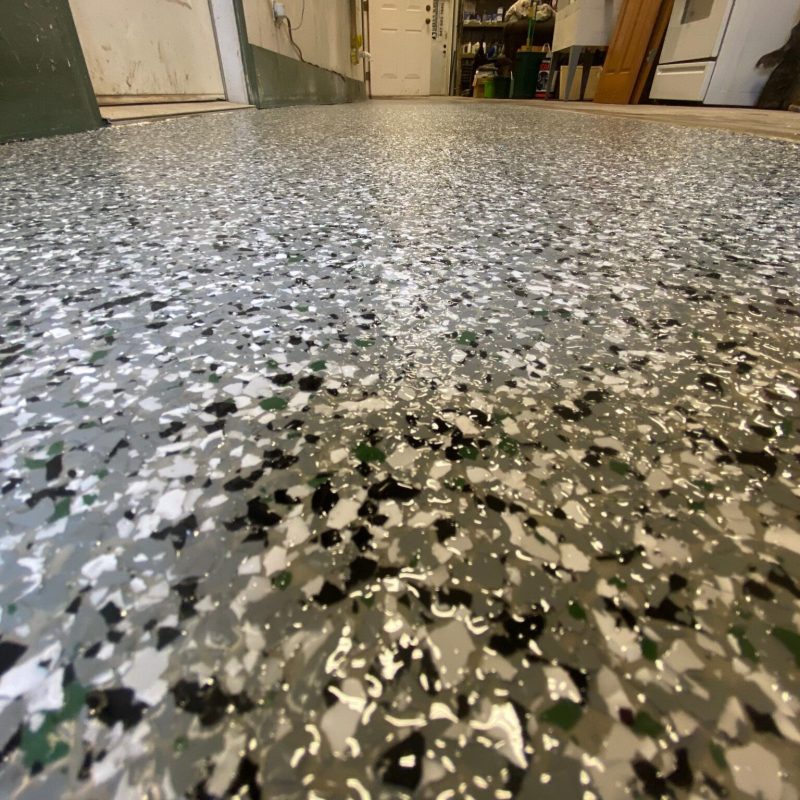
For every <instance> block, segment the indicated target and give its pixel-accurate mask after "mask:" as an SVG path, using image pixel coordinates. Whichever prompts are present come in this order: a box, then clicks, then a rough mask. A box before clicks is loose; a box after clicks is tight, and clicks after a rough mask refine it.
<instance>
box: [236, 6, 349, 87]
mask: <svg viewBox="0 0 800 800" xmlns="http://www.w3.org/2000/svg"><path fill="white" fill-rule="evenodd" d="M243 2H244V15H245V22H246V25H247V38H248V39H249V41H250V44H254V45H258V46H259V47H263V48H265V49H266V50H272V51H273V52H276V53H280V54H281V55H284V56H289V58H294V59H297V58H299V57H298V55H297V51H296V50H295V49H294V48H293V47H292V45H291V42H290V41H289V33H288V30H287V27H286V23H285V22H282V23H281V24H280V25H276V24H275V20H274V18H273V14H272V0H243ZM283 3H284V6H285V7H286V13H287V15H288V17H289V19H290V20H291V21H292V25H293V26H294V27H295V28H296V29H297V28H298V26H299V29H297V30H296V32H295V37H294V38H295V41H296V42H297V44H298V46H299V47H300V49H301V50H302V51H303V57H304V58H305V60H306V61H308V62H309V63H310V64H314V65H316V66H318V67H323V68H325V69H329V70H333V71H334V72H338V73H339V74H340V75H346V76H348V77H350V78H355V79H356V80H362V79H363V77H364V71H363V67H362V65H361V63H359V64H357V65H353V64H351V63H350V13H351V12H350V7H351V0H305V7H306V10H305V17H304V18H303V22H302V24H301V22H300V20H301V12H302V9H303V0H283ZM357 7H358V12H357V15H356V17H357V24H358V31H359V33H360V32H361V2H360V0H359V2H358V4H357Z"/></svg>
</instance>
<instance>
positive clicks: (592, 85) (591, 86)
mask: <svg viewBox="0 0 800 800" xmlns="http://www.w3.org/2000/svg"><path fill="white" fill-rule="evenodd" d="M602 74H603V68H602V67H592V68H591V69H590V70H589V78H588V79H587V81H586V89H584V91H583V99H584V100H594V96H595V95H596V94H597V84H598V83H600V76H601V75H602Z"/></svg>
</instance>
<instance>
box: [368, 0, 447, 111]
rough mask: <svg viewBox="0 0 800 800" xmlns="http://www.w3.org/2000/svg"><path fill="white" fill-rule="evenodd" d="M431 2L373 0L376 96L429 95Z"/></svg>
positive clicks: (373, 85) (372, 56) (371, 46)
mask: <svg viewBox="0 0 800 800" xmlns="http://www.w3.org/2000/svg"><path fill="white" fill-rule="evenodd" d="M432 3H433V0H370V3H369V6H368V8H369V49H370V75H371V89H372V96H373V97H400V96H408V95H412V96H413V95H428V94H430V91H431V23H432V22H433V16H432V13H433V12H432V5H431V4H432Z"/></svg>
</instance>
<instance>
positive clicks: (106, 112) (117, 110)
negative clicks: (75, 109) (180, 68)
mask: <svg viewBox="0 0 800 800" xmlns="http://www.w3.org/2000/svg"><path fill="white" fill-rule="evenodd" d="M250 108H255V106H251V105H247V104H246V103H228V102H226V101H224V100H216V101H211V102H187V103H146V104H142V105H130V106H100V115H101V116H102V117H103V119H104V120H106V121H107V122H110V123H111V124H112V125H125V124H128V123H132V122H149V121H152V120H156V119H167V118H169V117H185V116H188V115H190V114H212V113H219V112H223V111H243V110H245V109H250Z"/></svg>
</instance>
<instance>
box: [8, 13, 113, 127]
mask: <svg viewBox="0 0 800 800" xmlns="http://www.w3.org/2000/svg"><path fill="white" fill-rule="evenodd" d="M100 125H102V119H101V118H100V112H99V111H98V109H97V103H96V102H95V98H94V92H93V91H92V84H91V82H90V80H89V73H88V72H87V70H86V63H85V61H84V60H83V52H82V51H81V46H80V42H79V41H78V34H77V31H76V30H75V23H74V22H73V19H72V13H71V11H70V8H69V3H68V1H67V0H25V2H22V0H0V142H4V141H10V140H12V139H29V138H33V137H35V136H51V135H53V134H57V133H74V132H76V131H85V130H90V129H92V128H98V127H100Z"/></svg>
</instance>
